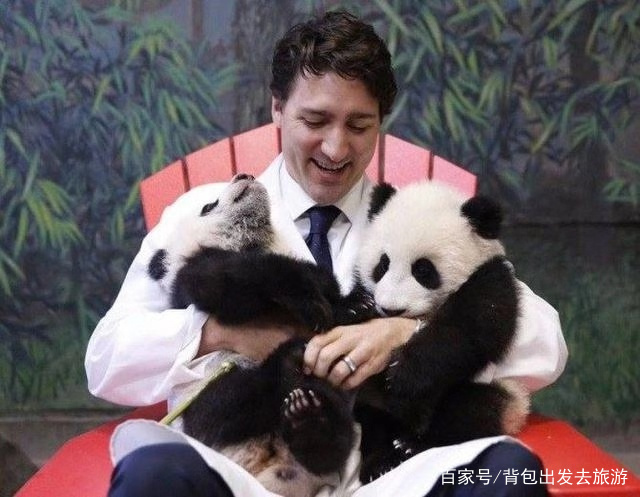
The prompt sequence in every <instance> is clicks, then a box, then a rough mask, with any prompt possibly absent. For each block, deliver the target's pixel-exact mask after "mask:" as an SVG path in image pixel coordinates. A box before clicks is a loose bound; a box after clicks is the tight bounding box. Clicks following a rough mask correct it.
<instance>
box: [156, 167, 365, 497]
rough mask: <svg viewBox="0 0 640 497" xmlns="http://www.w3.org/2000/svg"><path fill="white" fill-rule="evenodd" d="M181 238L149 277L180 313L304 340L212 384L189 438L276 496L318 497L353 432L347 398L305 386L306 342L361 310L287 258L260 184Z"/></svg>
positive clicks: (187, 226)
mask: <svg viewBox="0 0 640 497" xmlns="http://www.w3.org/2000/svg"><path fill="white" fill-rule="evenodd" d="M178 231H179V234H178V233H177V234H176V236H175V237H173V239H172V240H171V242H170V244H171V246H169V247H167V248H166V249H160V250H158V251H157V252H156V253H155V254H154V256H153V257H152V259H151V261H150V263H149V265H148V273H149V275H150V277H151V278H153V279H154V280H157V281H158V282H159V283H160V285H162V286H163V287H164V288H165V289H166V290H167V291H168V292H169V294H170V296H171V302H172V305H173V306H174V307H176V308H181V307H186V306H187V305H189V304H191V303H193V304H195V306H196V307H197V308H199V309H201V310H203V311H206V312H208V313H209V314H211V315H213V316H215V318H216V319H217V320H218V322H220V323H222V324H224V325H238V324H247V323H252V322H262V323H265V322H269V323H271V324H276V325H278V324H279V325H283V326H290V327H293V329H299V330H301V332H300V337H298V338H294V339H292V340H290V341H287V342H285V343H284V344H282V345H281V346H280V347H278V348H277V349H276V350H275V351H274V352H273V353H272V354H271V355H270V356H269V357H267V358H266V359H265V360H264V361H263V362H262V363H261V364H259V365H257V366H256V367H248V368H247V367H240V366H236V367H234V368H232V369H231V371H230V372H228V373H226V374H224V375H223V376H221V377H220V378H219V379H217V380H215V381H212V382H210V383H209V384H208V385H207V386H206V387H205V388H204V390H203V391H202V392H201V393H200V394H198V396H197V397H196V398H195V400H194V401H193V402H192V403H191V405H190V406H189V407H188V408H187V410H186V411H185V413H184V414H183V427H184V431H185V432H186V433H187V434H188V435H191V436H193V437H194V438H196V439H198V440H200V441H202V442H203V443H205V444H207V445H209V446H211V447H213V448H215V449H217V450H219V451H220V452H222V453H224V454H226V455H227V456H228V457H230V458H231V459H233V460H234V461H236V462H237V463H238V464H240V465H242V466H243V467H244V468H245V469H247V470H248V471H249V472H251V473H252V474H253V475H254V476H255V477H256V478H257V479H258V480H259V481H260V482H261V483H262V484H263V485H264V486H265V487H266V488H267V489H268V490H270V491H272V492H275V493H278V494H280V495H283V496H285V497H294V496H295V497H305V496H312V495H315V493H316V492H317V490H318V489H319V487H320V486H321V485H322V484H324V483H326V482H327V481H330V479H331V478H332V477H333V476H332V475H333V473H335V472H336V471H339V470H340V469H341V468H342V467H343V465H344V464H345V462H346V459H347V457H348V455H349V453H350V451H351V448H352V445H353V443H354V427H353V417H352V409H351V407H352V402H351V401H352V399H351V398H350V397H349V395H348V394H347V393H345V392H343V391H342V390H339V389H335V388H333V387H332V386H331V385H330V384H329V383H328V382H326V381H325V380H322V379H319V378H316V377H313V376H309V375H305V374H303V372H302V357H303V353H304V343H305V340H304V339H305V338H309V337H310V336H312V335H313V334H315V333H318V332H322V331H326V330H327V329H329V328H331V327H333V326H334V323H338V322H339V323H345V324H346V322H349V321H350V320H352V319H354V316H355V315H356V314H357V313H356V311H355V310H353V309H352V304H353V303H352V302H351V301H349V300H348V299H345V298H343V297H342V296H341V295H340V290H339V286H338V283H337V281H336V280H335V278H334V276H333V275H332V274H331V273H330V272H328V271H325V270H323V269H321V268H319V267H317V266H316V265H315V264H312V263H309V262H305V261H301V260H297V259H295V258H293V257H290V256H287V255H286V253H285V250H284V248H283V247H284V244H283V243H281V241H280V240H279V238H278V234H277V233H276V232H275V230H274V229H273V225H272V223H271V218H270V205H269V197H268V194H267V191H266V190H265V188H264V186H263V185H262V184H260V183H259V182H257V181H254V179H253V177H251V176H247V175H237V176H236V177H234V178H233V180H232V181H231V182H230V184H229V185H228V186H227V187H226V188H225V189H224V190H223V191H222V193H221V194H220V196H219V198H218V199H216V200H215V201H213V202H212V203H209V204H207V205H205V206H204V207H203V208H202V211H201V212H200V215H199V216H196V217H195V218H194V219H192V220H191V219H190V220H187V222H185V223H183V224H181V225H180V226H179V227H178Z"/></svg>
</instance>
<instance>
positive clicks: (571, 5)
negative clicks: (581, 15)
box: [547, 0, 592, 31]
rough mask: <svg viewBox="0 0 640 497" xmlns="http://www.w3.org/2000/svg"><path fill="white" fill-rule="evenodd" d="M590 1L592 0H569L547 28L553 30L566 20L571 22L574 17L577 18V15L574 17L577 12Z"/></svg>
mask: <svg viewBox="0 0 640 497" xmlns="http://www.w3.org/2000/svg"><path fill="white" fill-rule="evenodd" d="M590 1H592V0H569V2H567V3H565V4H564V5H563V6H562V9H561V10H560V12H559V13H558V15H556V16H555V18H553V19H552V20H551V22H550V23H549V24H548V26H547V30H548V31H551V30H553V29H555V28H557V27H558V26H560V25H561V24H563V23H565V22H571V21H572V18H573V19H576V17H574V15H575V13H576V12H577V11H578V10H580V9H581V8H582V7H584V6H585V5H586V4H587V3H589V2H590Z"/></svg>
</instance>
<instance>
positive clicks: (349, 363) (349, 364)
mask: <svg viewBox="0 0 640 497" xmlns="http://www.w3.org/2000/svg"><path fill="white" fill-rule="evenodd" d="M341 361H342V362H344V363H345V364H346V365H347V367H348V368H349V371H351V374H353V373H355V372H356V369H358V366H356V363H355V362H353V359H351V357H349V356H348V355H346V356H343V357H342V359H341Z"/></svg>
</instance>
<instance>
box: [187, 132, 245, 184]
mask: <svg viewBox="0 0 640 497" xmlns="http://www.w3.org/2000/svg"><path fill="white" fill-rule="evenodd" d="M184 162H185V167H186V172H187V181H188V182H189V189H191V188H193V187H194V186H198V185H203V184H205V183H216V182H219V181H228V180H229V178H231V177H232V176H233V175H234V174H235V164H234V162H233V147H232V144H231V138H225V139H224V140H220V141H217V142H215V143H212V144H211V145H207V146H206V147H204V148H201V149H200V150H196V151H195V152H193V153H190V154H189V155H187V156H186V157H185V158H184Z"/></svg>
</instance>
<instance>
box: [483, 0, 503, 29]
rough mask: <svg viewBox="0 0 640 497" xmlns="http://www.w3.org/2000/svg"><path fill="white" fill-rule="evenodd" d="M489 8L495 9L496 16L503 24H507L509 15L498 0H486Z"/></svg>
mask: <svg viewBox="0 0 640 497" xmlns="http://www.w3.org/2000/svg"><path fill="white" fill-rule="evenodd" d="M485 1H486V3H487V5H488V6H489V8H490V9H491V10H492V11H493V14H494V17H496V18H497V19H498V20H499V21H500V23H501V24H503V25H505V24H507V16H506V14H505V12H504V10H503V8H502V7H501V5H500V3H499V2H498V1H497V0H485Z"/></svg>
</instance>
